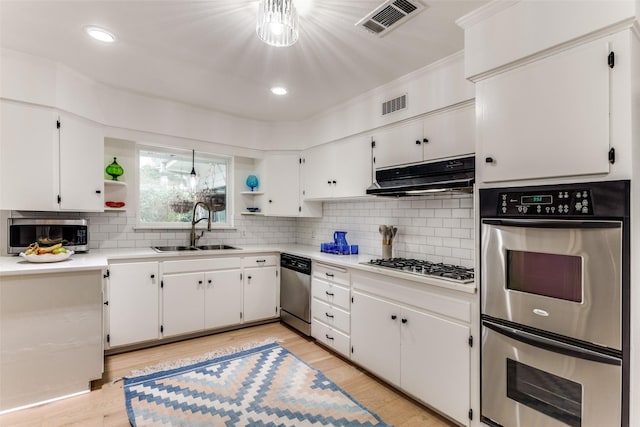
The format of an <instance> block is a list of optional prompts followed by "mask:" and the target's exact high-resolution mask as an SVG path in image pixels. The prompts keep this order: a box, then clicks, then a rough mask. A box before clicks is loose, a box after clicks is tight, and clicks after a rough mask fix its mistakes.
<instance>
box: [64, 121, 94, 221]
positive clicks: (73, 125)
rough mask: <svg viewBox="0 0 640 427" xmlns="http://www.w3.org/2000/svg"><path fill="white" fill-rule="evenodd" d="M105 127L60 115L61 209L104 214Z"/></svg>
mask: <svg viewBox="0 0 640 427" xmlns="http://www.w3.org/2000/svg"><path fill="white" fill-rule="evenodd" d="M103 159H104V137H103V133H102V127H100V126H98V125H96V124H94V123H93V122H90V121H87V120H84V119H80V118H77V117H75V116H71V115H68V114H60V209H62V210H76V211H102V210H104V189H103V187H104V179H103V177H104V166H103V164H102V163H103Z"/></svg>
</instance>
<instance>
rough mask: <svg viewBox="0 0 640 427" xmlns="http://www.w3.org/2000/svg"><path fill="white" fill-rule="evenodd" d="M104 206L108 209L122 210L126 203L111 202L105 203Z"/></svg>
mask: <svg viewBox="0 0 640 427" xmlns="http://www.w3.org/2000/svg"><path fill="white" fill-rule="evenodd" d="M104 204H105V205H106V206H107V207H110V208H121V207H123V206H124V202H111V201H109V202H104Z"/></svg>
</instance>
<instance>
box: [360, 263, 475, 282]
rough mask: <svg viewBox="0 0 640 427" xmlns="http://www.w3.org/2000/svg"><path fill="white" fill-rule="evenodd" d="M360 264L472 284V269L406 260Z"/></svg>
mask: <svg viewBox="0 0 640 427" xmlns="http://www.w3.org/2000/svg"><path fill="white" fill-rule="evenodd" d="M362 264H365V265H371V266H375V267H382V268H388V269H391V270H400V271H403V272H405V273H411V274H416V275H418V276H433V277H438V278H440V279H445V280H449V281H452V282H456V283H471V282H473V268H467V267H462V266H460V265H451V264H443V263H434V262H430V261H424V260H419V259H407V258H389V259H372V260H370V261H367V262H363V263H362Z"/></svg>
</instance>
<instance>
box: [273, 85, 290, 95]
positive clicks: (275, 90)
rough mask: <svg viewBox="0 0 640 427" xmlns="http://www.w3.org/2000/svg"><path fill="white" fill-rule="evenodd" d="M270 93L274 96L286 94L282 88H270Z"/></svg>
mask: <svg viewBox="0 0 640 427" xmlns="http://www.w3.org/2000/svg"><path fill="white" fill-rule="evenodd" d="M271 92H273V93H274V94H275V95H286V94H287V89H285V88H283V87H279V86H276V87H272V88H271Z"/></svg>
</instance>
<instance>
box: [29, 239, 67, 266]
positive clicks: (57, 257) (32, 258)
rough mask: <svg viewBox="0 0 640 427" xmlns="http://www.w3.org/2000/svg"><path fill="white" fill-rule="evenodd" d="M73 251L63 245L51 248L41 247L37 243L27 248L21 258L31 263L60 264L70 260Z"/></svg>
mask: <svg viewBox="0 0 640 427" xmlns="http://www.w3.org/2000/svg"><path fill="white" fill-rule="evenodd" d="M71 255H73V251H71V250H68V249H67V248H65V247H64V246H62V243H57V244H55V245H51V246H40V245H39V244H38V243H37V242H36V243H32V244H30V245H29V247H27V250H26V251H24V252H20V256H21V257H22V258H24V259H25V260H26V261H29V262H59V261H64V260H65V259H69V257H71Z"/></svg>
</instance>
